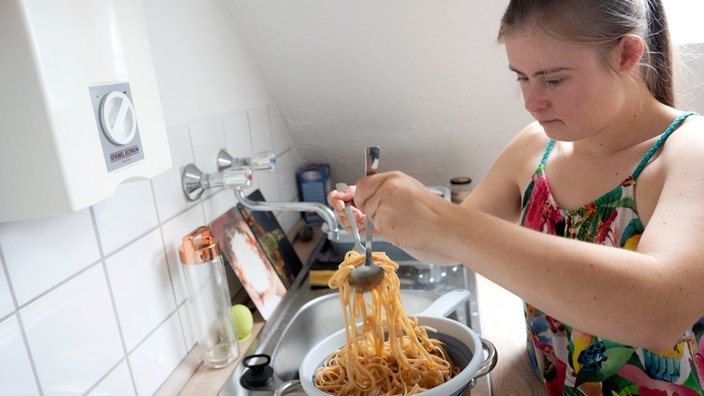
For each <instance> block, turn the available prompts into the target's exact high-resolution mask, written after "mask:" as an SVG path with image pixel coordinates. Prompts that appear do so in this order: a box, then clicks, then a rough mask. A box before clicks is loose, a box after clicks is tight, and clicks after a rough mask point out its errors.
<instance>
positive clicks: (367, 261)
mask: <svg viewBox="0 0 704 396" xmlns="http://www.w3.org/2000/svg"><path fill="white" fill-rule="evenodd" d="M378 170H379V147H378V146H371V147H367V162H366V166H365V169H364V174H365V175H367V176H371V175H375V174H376V173H377V172H378ZM373 238H374V225H373V224H372V221H371V219H370V218H369V216H367V218H366V222H365V227H364V243H365V244H364V247H365V256H364V265H371V263H372V239H373Z"/></svg>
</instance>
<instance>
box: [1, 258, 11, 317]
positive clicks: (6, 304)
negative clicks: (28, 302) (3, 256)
mask: <svg viewBox="0 0 704 396" xmlns="http://www.w3.org/2000/svg"><path fill="white" fill-rule="evenodd" d="M14 309H15V304H13V303H12V295H11V294H10V285H9V284H8V283H7V278H6V277H5V268H4V265H3V263H2V260H0V319H2V318H3V317H4V316H6V315H9V314H10V312H12V311H13V310H14Z"/></svg>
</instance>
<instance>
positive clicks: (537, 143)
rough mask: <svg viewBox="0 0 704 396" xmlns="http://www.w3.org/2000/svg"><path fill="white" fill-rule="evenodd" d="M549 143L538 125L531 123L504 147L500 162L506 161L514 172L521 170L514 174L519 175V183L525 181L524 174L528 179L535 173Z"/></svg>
mask: <svg viewBox="0 0 704 396" xmlns="http://www.w3.org/2000/svg"><path fill="white" fill-rule="evenodd" d="M549 141H550V139H549V138H548V137H547V135H546V134H545V131H544V130H543V128H542V127H541V126H540V124H538V123H537V122H533V123H531V124H528V126H526V127H525V128H523V130H521V131H520V132H519V133H518V134H517V135H516V136H515V137H514V138H513V139H512V140H511V142H509V144H508V145H507V146H506V148H505V150H504V152H503V153H502V155H501V157H502V160H503V161H507V162H508V163H509V164H510V166H511V167H512V168H513V169H514V170H521V171H520V172H516V173H515V174H517V175H519V174H520V178H521V179H520V183H523V182H525V180H527V179H526V173H527V177H528V178H530V175H531V174H532V173H533V172H534V171H535V168H536V167H537V166H538V164H539V162H540V158H541V157H542V155H543V153H544V152H545V149H546V147H547V145H548V143H549Z"/></svg>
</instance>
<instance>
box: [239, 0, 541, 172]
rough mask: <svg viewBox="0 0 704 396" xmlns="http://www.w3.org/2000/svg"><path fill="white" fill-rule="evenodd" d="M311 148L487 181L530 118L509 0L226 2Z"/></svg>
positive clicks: (312, 155)
mask: <svg viewBox="0 0 704 396" xmlns="http://www.w3.org/2000/svg"><path fill="white" fill-rule="evenodd" d="M226 1H227V4H228V5H229V6H230V7H231V8H232V9H233V10H234V18H235V20H236V21H237V26H238V27H239V28H240V29H241V30H242V34H243V39H244V41H245V43H246V44H247V46H248V47H249V50H250V51H251V53H252V57H253V59H254V60H255V62H256V64H257V67H258V69H259V71H260V73H261V75H262V79H263V80H264V81H265V83H266V84H267V87H268V88H269V93H270V94H271V95H272V98H273V100H274V102H275V103H277V106H279V108H280V109H281V113H282V116H283V118H284V120H285V121H286V123H287V125H288V129H289V132H290V133H291V137H292V140H293V141H294V142H295V143H296V147H297V149H298V150H299V152H300V153H301V155H302V156H303V157H304V158H307V159H311V160H314V161H321V162H329V163H331V165H332V174H333V181H336V182H337V181H344V182H346V183H348V184H352V183H354V182H355V181H356V180H357V179H358V178H360V177H361V176H362V174H363V172H364V162H363V152H364V150H363V149H364V147H365V146H367V145H373V144H377V145H379V146H381V149H382V154H381V155H382V159H381V169H382V170H391V169H399V170H403V171H405V172H407V173H410V174H411V175H413V176H416V177H417V178H419V179H420V180H421V181H423V182H424V183H426V184H434V185H437V184H440V185H442V184H447V183H448V182H449V179H450V178H451V177H453V176H460V175H466V176H470V177H472V178H474V179H475V180H477V181H478V180H480V179H481V178H482V177H483V176H484V174H485V173H486V171H487V170H488V169H489V166H490V165H491V164H492V163H493V161H494V160H495V158H496V157H497V156H498V154H499V152H500V150H501V149H502V148H503V146H504V145H505V144H506V143H507V142H508V141H509V139H511V138H512V137H513V136H514V135H515V134H516V133H517V132H518V131H519V130H520V129H521V128H522V127H523V126H524V125H525V124H527V123H528V122H529V121H530V116H529V115H528V113H527V112H526V111H525V110H524V109H523V103H522V100H521V96H520V90H519V87H518V85H517V83H516V81H515V75H514V74H513V73H511V72H509V70H508V62H507V60H506V55H505V51H504V49H503V47H502V46H500V45H498V44H497V42H496V33H497V31H498V26H499V20H500V18H501V14H502V13H503V10H504V8H505V7H506V4H508V0H502V1H466V0H444V1H437V0H385V1H378V0H357V1H347V0H325V1H323V0H300V1H290V0H267V1H260V0H226Z"/></svg>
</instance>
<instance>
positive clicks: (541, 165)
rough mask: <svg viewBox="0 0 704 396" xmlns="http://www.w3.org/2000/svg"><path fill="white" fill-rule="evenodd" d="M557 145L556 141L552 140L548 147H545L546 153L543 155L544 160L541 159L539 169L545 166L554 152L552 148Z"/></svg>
mask: <svg viewBox="0 0 704 396" xmlns="http://www.w3.org/2000/svg"><path fill="white" fill-rule="evenodd" d="M554 145H555V141H554V140H553V139H550V142H548V145H547V146H546V147H545V152H544V153H543V158H541V159H540V165H539V167H540V168H542V167H544V166H545V162H546V161H547V160H548V156H549V155H550V151H552V146H554Z"/></svg>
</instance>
